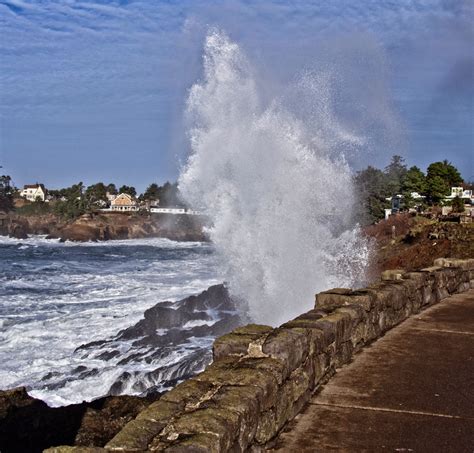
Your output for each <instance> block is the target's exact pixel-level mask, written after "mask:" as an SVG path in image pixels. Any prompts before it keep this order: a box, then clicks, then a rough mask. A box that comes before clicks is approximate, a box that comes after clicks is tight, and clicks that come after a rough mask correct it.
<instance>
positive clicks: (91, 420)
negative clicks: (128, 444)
mask: <svg viewBox="0 0 474 453" xmlns="http://www.w3.org/2000/svg"><path fill="white" fill-rule="evenodd" d="M156 398H157V395H151V396H149V397H147V398H139V397H134V396H115V397H105V398H101V399H98V400H95V401H92V402H90V403H81V404H74V405H70V406H65V407H57V408H52V407H49V406H48V405H47V404H46V403H44V402H43V401H40V400H38V399H35V398H32V397H31V396H29V395H28V393H27V392H26V389H25V388H24V387H21V388H17V389H12V390H6V391H1V392H0V451H1V452H2V453H8V452H32V453H34V452H41V451H43V450H44V449H45V448H48V447H52V446H56V445H82V446H103V445H105V444H106V443H107V442H108V441H109V440H110V439H111V438H112V437H113V436H115V434H116V433H117V432H118V431H120V429H122V427H123V426H124V425H125V424H126V423H127V422H129V421H130V420H132V419H133V418H135V417H136V415H137V414H138V413H139V412H141V411H142V410H144V409H145V408H146V407H147V406H148V405H149V404H150V403H151V402H153V401H154V400H156Z"/></svg>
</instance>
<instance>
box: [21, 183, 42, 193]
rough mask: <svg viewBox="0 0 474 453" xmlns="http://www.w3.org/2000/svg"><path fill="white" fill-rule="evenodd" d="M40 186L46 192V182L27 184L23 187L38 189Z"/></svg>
mask: <svg viewBox="0 0 474 453" xmlns="http://www.w3.org/2000/svg"><path fill="white" fill-rule="evenodd" d="M38 187H40V188H41V190H42V191H43V192H46V189H45V187H44V184H25V185H24V187H23V189H37V188H38Z"/></svg>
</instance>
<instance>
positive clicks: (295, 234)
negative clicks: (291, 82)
mask: <svg viewBox="0 0 474 453" xmlns="http://www.w3.org/2000/svg"><path fill="white" fill-rule="evenodd" d="M295 94H296V95H297V96H299V97H300V98H299V99H295ZM330 97H331V93H330V77H329V75H327V74H319V75H318V74H316V75H311V74H305V75H304V76H303V77H302V78H301V80H300V81H299V82H298V83H297V84H296V85H295V87H293V88H292V89H291V90H289V97H288V98H285V96H283V95H281V94H280V96H279V97H278V98H275V99H274V100H273V101H272V102H270V104H269V105H267V106H264V105H262V104H263V102H262V101H261V99H260V98H259V90H258V83H257V80H256V77H255V76H254V75H253V73H252V67H251V65H250V63H249V61H248V60H247V58H246V57H245V55H244V54H243V53H242V51H241V49H240V48H239V46H238V45H237V44H235V43H233V42H231V41H230V40H229V39H228V37H227V36H226V35H225V34H224V33H222V32H220V31H216V30H213V31H212V32H210V33H209V35H208V37H207V39H206V43H205V53H204V76H203V80H202V81H201V82H199V83H197V84H195V85H194V86H193V87H192V89H191V91H190V94H189V99H188V104H187V113H188V115H189V119H190V121H191V124H192V127H191V128H190V141H191V147H192V153H191V155H190V157H189V160H188V163H187V165H186V167H185V168H184V169H183V171H182V173H181V176H180V180H179V186H180V190H181V191H182V193H183V196H184V198H185V199H186V201H187V202H188V203H190V204H191V205H192V206H194V207H197V208H199V209H201V210H203V211H205V213H206V214H207V215H209V216H210V217H211V220H212V227H210V229H209V234H210V237H211V239H212V241H213V242H214V244H215V246H216V248H217V251H218V252H219V254H220V256H221V258H222V262H223V266H224V267H225V273H226V278H227V280H228V282H229V285H230V290H231V292H232V293H233V294H235V295H237V296H239V297H241V298H243V299H244V300H246V301H247V302H248V305H249V307H248V309H249V314H250V316H251V317H252V318H253V319H254V320H256V321H258V322H263V323H267V324H268V323H270V324H273V325H276V324H278V323H280V322H283V321H285V320H287V319H289V318H291V317H292V316H295V315H296V314H298V313H301V312H303V311H304V310H307V309H310V308H311V306H312V305H313V300H314V293H315V292H317V291H319V290H322V289H325V288H328V287H333V286H336V285H349V286H350V285H353V284H354V282H356V281H357V280H359V279H361V278H362V277H363V269H364V267H365V264H366V261H367V255H368V249H367V244H366V242H365V241H364V240H363V239H361V237H360V235H359V234H358V230H357V229H353V228H350V226H349V225H350V224H349V222H350V218H351V209H352V207H353V201H354V198H353V195H352V194H353V187H352V178H351V172H350V169H349V167H348V165H347V163H346V161H345V159H344V156H343V155H342V153H341V151H340V150H341V149H346V148H347V147H348V146H360V145H361V144H362V143H363V141H364V140H363V138H361V137H356V136H354V135H353V134H351V133H350V132H348V131H344V130H342V129H341V128H340V126H339V125H338V123H337V121H336V119H335V118H334V115H333V113H332V109H331V99H330ZM290 98H291V99H290ZM298 105H300V106H303V107H304V108H302V109H300V111H298V110H299V108H298Z"/></svg>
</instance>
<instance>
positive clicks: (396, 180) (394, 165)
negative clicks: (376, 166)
mask: <svg viewBox="0 0 474 453" xmlns="http://www.w3.org/2000/svg"><path fill="white" fill-rule="evenodd" d="M384 173H385V176H386V186H387V191H388V192H389V194H390V195H396V194H399V193H400V192H401V191H402V183H403V180H404V178H405V175H406V174H407V166H406V165H405V159H404V158H403V157H401V156H398V155H395V156H392V159H391V161H390V163H389V164H388V165H387V166H386V167H385V170H384Z"/></svg>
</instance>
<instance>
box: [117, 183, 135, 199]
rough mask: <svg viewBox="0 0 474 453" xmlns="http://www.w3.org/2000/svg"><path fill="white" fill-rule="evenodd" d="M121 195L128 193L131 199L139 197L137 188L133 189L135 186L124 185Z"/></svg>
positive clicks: (120, 191) (120, 190)
mask: <svg viewBox="0 0 474 453" xmlns="http://www.w3.org/2000/svg"><path fill="white" fill-rule="evenodd" d="M119 193H127V194H128V195H130V196H131V197H136V196H137V191H136V189H135V187H133V186H126V185H123V186H122V187H120V189H119Z"/></svg>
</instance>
